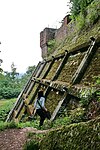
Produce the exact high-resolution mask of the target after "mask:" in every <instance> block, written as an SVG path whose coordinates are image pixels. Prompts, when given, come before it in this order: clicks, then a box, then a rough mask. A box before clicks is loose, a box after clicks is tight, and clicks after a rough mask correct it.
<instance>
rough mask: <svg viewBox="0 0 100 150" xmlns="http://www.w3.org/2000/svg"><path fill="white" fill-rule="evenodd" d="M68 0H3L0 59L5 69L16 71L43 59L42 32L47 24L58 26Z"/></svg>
mask: <svg viewBox="0 0 100 150" xmlns="http://www.w3.org/2000/svg"><path fill="white" fill-rule="evenodd" d="M68 1H69V0H0V41H1V44H0V51H1V53H0V59H3V63H2V65H1V66H2V68H3V70H4V71H11V64H12V62H14V64H15V66H16V67H17V72H20V73H24V72H26V69H27V68H28V66H33V65H36V64H37V63H38V62H39V61H41V60H42V58H41V49H40V32H41V31H42V30H43V29H44V28H45V27H54V28H57V27H59V26H60V25H61V24H59V22H61V21H62V19H63V18H64V16H65V15H66V14H67V12H68V11H69V10H68V6H67V2H68Z"/></svg>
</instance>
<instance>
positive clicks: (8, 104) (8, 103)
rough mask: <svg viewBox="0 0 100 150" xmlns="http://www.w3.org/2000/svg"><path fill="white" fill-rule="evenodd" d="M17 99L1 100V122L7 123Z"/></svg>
mask: <svg viewBox="0 0 100 150" xmlns="http://www.w3.org/2000/svg"><path fill="white" fill-rule="evenodd" d="M15 101H16V99H8V100H0V122H1V121H5V120H6V118H7V115H8V113H9V111H10V110H11V109H12V108H13V105H14V103H15Z"/></svg>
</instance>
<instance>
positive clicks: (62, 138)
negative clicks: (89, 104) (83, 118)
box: [40, 117, 100, 150]
mask: <svg viewBox="0 0 100 150" xmlns="http://www.w3.org/2000/svg"><path fill="white" fill-rule="evenodd" d="M40 149H41V150H47V149H48V150H73V149H75V150H80V149H82V150H88V149H89V150H99V149H100V117H99V118H96V119H94V120H91V121H89V122H86V123H79V124H72V125H69V126H64V127H62V128H61V129H59V130H55V131H52V132H51V133H49V134H48V135H47V136H46V137H45V138H44V139H43V140H42V142H41V143H40Z"/></svg>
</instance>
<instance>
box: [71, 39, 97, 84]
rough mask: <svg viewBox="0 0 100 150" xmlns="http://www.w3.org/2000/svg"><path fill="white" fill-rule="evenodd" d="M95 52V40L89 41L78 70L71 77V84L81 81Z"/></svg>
mask: <svg viewBox="0 0 100 150" xmlns="http://www.w3.org/2000/svg"><path fill="white" fill-rule="evenodd" d="M95 50H96V45H95V39H91V44H90V46H89V48H88V50H87V52H86V54H85V56H84V58H83V60H82V61H81V63H80V65H79V67H78V69H77V70H76V72H75V74H74V75H73V77H72V84H76V83H79V82H80V80H81V79H82V77H83V75H84V73H85V71H86V69H87V67H88V65H89V63H90V61H91V59H92V57H93V55H94V53H95Z"/></svg>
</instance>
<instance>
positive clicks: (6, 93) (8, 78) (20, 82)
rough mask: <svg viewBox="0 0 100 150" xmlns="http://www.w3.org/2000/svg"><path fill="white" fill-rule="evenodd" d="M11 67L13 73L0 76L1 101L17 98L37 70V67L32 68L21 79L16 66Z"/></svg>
mask: <svg viewBox="0 0 100 150" xmlns="http://www.w3.org/2000/svg"><path fill="white" fill-rule="evenodd" d="M11 67H12V71H11V72H5V73H4V74H3V73H2V74H0V99H10V98H17V97H18V95H19V94H20V92H21V90H22V88H23V87H24V86H25V84H26V82H27V80H28V79H29V77H30V76H31V74H32V71H33V70H34V69H35V66H30V67H29V68H28V70H27V71H26V73H25V74H23V75H22V76H21V77H20V76H19V73H17V72H16V68H15V67H14V64H12V66H11Z"/></svg>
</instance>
